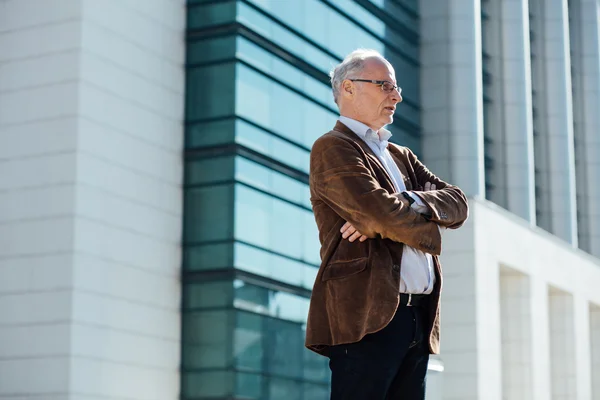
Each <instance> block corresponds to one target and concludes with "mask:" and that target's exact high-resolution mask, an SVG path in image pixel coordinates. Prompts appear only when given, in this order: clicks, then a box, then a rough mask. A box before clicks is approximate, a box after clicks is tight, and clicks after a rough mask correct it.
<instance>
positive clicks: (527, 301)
mask: <svg viewBox="0 0 600 400" xmlns="http://www.w3.org/2000/svg"><path fill="white" fill-rule="evenodd" d="M444 248H445V249H447V250H445V251H444V252H443V254H442V263H443V268H444V275H445V280H444V293H443V295H442V354H441V358H442V361H443V362H444V367H445V372H444V389H445V393H444V396H445V397H444V399H445V400H458V399H461V400H468V399H473V400H474V399H486V400H492V399H503V398H505V399H511V400H512V399H520V398H527V399H540V400H542V399H543V400H547V399H550V398H552V399H566V398H568V399H570V400H579V399H581V400H583V399H590V398H591V394H590V390H591V387H592V381H593V379H594V382H595V379H596V378H595V377H594V376H595V375H594V371H596V370H597V368H598V367H597V365H598V361H597V351H596V352H595V353H592V348H594V349H597V347H598V343H599V341H600V336H599V334H600V333H599V332H600V331H599V330H598V329H597V320H598V317H597V309H598V307H599V306H600V292H598V290H597V288H598V286H599V285H600V261H598V259H596V258H594V257H592V256H590V255H588V254H586V253H584V252H583V251H581V250H577V249H573V248H572V247H571V246H570V244H568V243H566V242H564V241H562V240H560V239H558V238H556V237H555V236H553V235H551V234H548V233H546V232H545V231H543V230H542V229H539V228H534V229H532V228H531V227H530V225H529V223H528V222H527V221H525V220H522V219H521V218H518V217H516V216H514V215H512V214H510V213H509V212H507V211H506V210H503V209H502V208H500V207H499V206H497V205H495V204H493V203H491V202H487V201H477V200H471V215H470V218H469V220H468V222H467V224H466V225H465V226H464V227H463V228H461V229H459V230H457V231H447V232H446V233H445V234H444ZM594 313H595V314H594ZM590 321H591V322H590ZM592 354H594V356H593V357H596V358H594V359H593V360H592ZM516 365H519V366H520V369H519V371H520V372H521V373H522V374H523V375H515V374H514V367H515V366H516ZM592 365H594V370H592V369H591V367H590V366H592ZM565 368H566V370H565ZM565 371H568V374H567V373H566V372H565ZM595 385H596V386H595V387H597V384H595ZM595 390H597V389H595ZM524 395H525V396H526V397H523V396H524ZM595 395H596V396H597V394H595Z"/></svg>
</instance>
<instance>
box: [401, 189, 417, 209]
mask: <svg viewBox="0 0 600 400" xmlns="http://www.w3.org/2000/svg"><path fill="white" fill-rule="evenodd" d="M402 196H404V198H405V199H406V200H408V205H409V206H412V204H413V203H414V202H415V199H413V198H412V196H411V195H410V194H408V193H407V192H402Z"/></svg>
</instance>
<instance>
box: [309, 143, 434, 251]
mask: <svg viewBox="0 0 600 400" xmlns="http://www.w3.org/2000/svg"><path fill="white" fill-rule="evenodd" d="M365 159H366V158H365V155H364V153H362V151H361V150H360V149H359V148H357V147H355V146H353V144H352V143H351V142H349V141H347V140H344V139H342V138H339V137H336V136H334V135H326V136H323V137H322V138H320V139H319V140H317V141H316V142H315V144H314V145H313V149H312V152H311V175H310V184H311V187H312V188H313V189H314V191H315V193H316V194H317V195H318V197H319V198H320V199H321V201H323V202H324V203H325V204H327V205H328V206H329V207H331V208H332V209H333V210H334V211H335V212H336V213H337V214H338V215H339V216H340V217H341V218H342V219H344V220H345V221H348V222H349V223H350V224H352V225H353V226H354V227H355V228H356V229H357V230H358V231H360V232H361V233H362V234H364V235H366V236H368V237H376V236H378V235H379V236H381V237H382V238H387V239H391V240H393V241H396V242H402V243H406V244H408V245H409V246H411V247H414V248H416V249H419V250H422V251H424V252H427V253H431V254H439V253H440V250H441V236H440V232H439V230H438V227H437V224H436V223H435V222H433V221H429V220H427V219H426V218H425V217H424V216H423V215H421V214H419V213H418V212H416V211H415V210H413V209H412V208H411V207H409V206H407V205H406V204H405V202H404V201H403V200H401V198H402V194H390V193H389V192H388V191H387V190H385V189H384V188H382V187H381V185H380V184H379V182H378V181H377V179H376V178H375V176H374V175H373V173H372V171H371V170H370V169H369V168H368V166H367V165H365ZM425 203H427V202H426V201H425Z"/></svg>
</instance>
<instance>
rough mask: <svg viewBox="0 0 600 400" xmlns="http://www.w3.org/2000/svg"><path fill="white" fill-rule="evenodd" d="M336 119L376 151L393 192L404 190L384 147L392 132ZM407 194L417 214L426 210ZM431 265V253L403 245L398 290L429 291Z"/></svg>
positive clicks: (396, 169) (432, 282)
mask: <svg viewBox="0 0 600 400" xmlns="http://www.w3.org/2000/svg"><path fill="white" fill-rule="evenodd" d="M339 121H340V122H341V123H342V124H344V125H346V126H347V127H348V128H350V129H351V130H352V131H353V132H354V133H356V135H357V136H358V137H360V138H361V139H362V140H363V141H364V142H365V143H366V144H367V145H368V146H369V148H370V149H371V150H373V153H375V155H376V156H377V158H378V159H379V161H381V163H382V164H383V166H384V168H385V170H386V171H387V172H388V174H389V175H390V177H391V178H392V182H393V184H394V188H395V189H396V191H397V192H398V193H402V192H404V191H406V186H405V185H404V180H403V179H402V173H401V172H400V169H399V168H398V165H396V163H395V162H394V159H393V158H392V156H391V155H390V152H389V150H388V149H387V146H388V140H389V139H390V137H392V133H391V132H390V131H388V130H387V129H384V128H381V129H380V130H379V132H375V131H374V130H372V129H371V128H369V127H368V126H367V125H365V124H363V123H362V122H359V121H356V120H354V119H351V118H348V117H344V116H341V117H340V118H339ZM407 193H408V194H409V195H410V196H411V197H412V198H413V199H414V200H415V202H414V203H413V204H412V208H413V209H414V210H415V211H417V212H419V213H426V212H427V211H428V208H427V206H426V205H425V204H424V203H423V201H422V200H421V199H420V198H419V196H417V195H415V194H413V193H411V192H407ZM433 268H434V267H433V257H432V256H431V254H428V253H424V252H422V251H421V250H418V249H415V248H413V247H410V246H408V245H406V244H405V245H404V250H403V252H402V261H401V266H400V292H401V293H412V294H429V293H431V292H432V290H433V285H434V283H435V274H434V272H433Z"/></svg>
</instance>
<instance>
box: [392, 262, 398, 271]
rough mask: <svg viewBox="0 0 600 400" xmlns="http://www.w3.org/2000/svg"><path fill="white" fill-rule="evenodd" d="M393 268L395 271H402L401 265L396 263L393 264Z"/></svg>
mask: <svg viewBox="0 0 600 400" xmlns="http://www.w3.org/2000/svg"><path fill="white" fill-rule="evenodd" d="M392 269H393V270H394V271H395V272H398V271H400V266H399V265H398V264H394V265H392Z"/></svg>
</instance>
